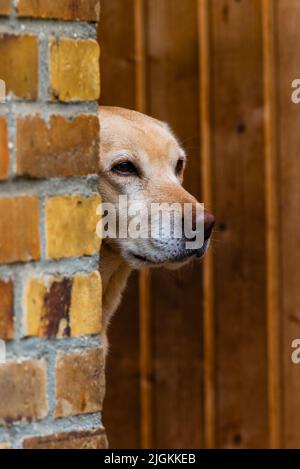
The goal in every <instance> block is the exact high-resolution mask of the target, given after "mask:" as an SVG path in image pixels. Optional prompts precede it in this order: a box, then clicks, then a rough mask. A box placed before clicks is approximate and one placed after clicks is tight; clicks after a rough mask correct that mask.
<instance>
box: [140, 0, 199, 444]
mask: <svg viewBox="0 0 300 469" xmlns="http://www.w3.org/2000/svg"><path fill="white" fill-rule="evenodd" d="M147 41H148V60H147V76H148V80H149V82H148V110H149V113H150V114H151V115H153V116H154V117H157V118H159V119H162V120H165V121H167V122H169V123H170V124H171V126H172V127H173V129H174V131H175V132H176V134H177V135H178V136H179V138H180V139H181V141H182V143H183V145H184V146H185V147H186V148H187V150H188V153H189V163H188V170H187V174H186V179H185V186H186V187H187V189H188V190H190V191H191V192H192V193H193V194H195V196H197V197H198V198H199V200H201V183H200V159H199V146H200V143H199V129H200V122H199V97H198V95H199V87H198V56H199V54H198V31H197V0H189V1H188V2H182V1H181V0H149V1H148V38H147ZM201 284H202V274H201V267H200V265H199V264H198V263H195V264H194V265H193V266H188V267H187V268H186V269H183V270H181V271H178V272H168V271H163V270H155V271H153V272H152V286H151V301H152V308H151V314H152V341H153V355H154V356H153V361H154V402H153V405H154V416H153V419H154V421H153V427H154V436H153V437H154V446H155V447H157V448H164V447H168V448H180V447H184V448H199V447H201V446H203V379H202V378H203V347H202V339H203V335H202V332H203V330H202V291H201Z"/></svg>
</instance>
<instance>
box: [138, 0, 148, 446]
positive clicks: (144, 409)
mask: <svg viewBox="0 0 300 469" xmlns="http://www.w3.org/2000/svg"><path fill="white" fill-rule="evenodd" d="M134 11H135V22H134V28H135V58H136V60H135V63H136V90H135V91H136V110H137V111H139V112H143V113H147V79H146V43H145V42H146V27H147V26H146V17H145V13H146V12H145V1H144V0H134ZM150 282H151V276H150V272H149V270H145V271H141V272H140V273H139V320H140V380H141V381H140V385H141V388H140V392H141V398H140V402H141V422H140V424H141V447H142V448H144V449H147V448H152V446H153V428H152V413H153V407H152V391H153V390H152V379H151V376H152V347H151V319H150V315H151V304H150Z"/></svg>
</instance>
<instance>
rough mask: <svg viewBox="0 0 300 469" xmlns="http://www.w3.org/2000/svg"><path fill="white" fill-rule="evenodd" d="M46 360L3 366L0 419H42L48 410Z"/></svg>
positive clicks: (0, 368)
mask: <svg viewBox="0 0 300 469" xmlns="http://www.w3.org/2000/svg"><path fill="white" fill-rule="evenodd" d="M46 395H47V389H46V365H45V363H44V361H43V360H26V361H24V362H22V363H5V364H3V365H0V422H1V423H2V424H10V423H13V422H17V421H21V420H22V421H23V420H25V421H26V420H27V421H32V420H41V419H43V418H44V417H46V415H47V412H48V403H47V397H46Z"/></svg>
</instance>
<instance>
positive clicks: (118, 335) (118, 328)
mask: <svg viewBox="0 0 300 469" xmlns="http://www.w3.org/2000/svg"><path fill="white" fill-rule="evenodd" d="M101 17H102V21H101V26H100V30H99V41H100V44H101V50H102V54H101V56H102V57H101V81H102V94H101V104H102V105H111V106H121V107H127V108H130V109H134V108H135V106H136V66H135V54H136V50H135V29H134V22H135V11H134V3H133V0H122V1H120V0H101ZM138 298H139V282H138V275H137V273H134V274H133V275H132V276H131V278H130V279H129V282H128V286H127V288H126V291H125V294H124V296H123V300H122V304H121V307H120V308H119V310H118V311H117V313H116V316H115V317H114V318H113V321H112V325H111V327H110V330H109V341H110V353H109V356H108V361H107V369H106V376H107V378H106V379H107V386H106V398H105V405H104V411H103V422H104V425H105V427H106V430H107V435H108V439H109V444H110V447H111V448H120V449H124V448H140V447H141V434H140V420H141V415H140V361H139V355H140V350H139V342H140V335H139V334H140V331H139V301H138Z"/></svg>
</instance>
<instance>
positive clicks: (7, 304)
mask: <svg viewBox="0 0 300 469" xmlns="http://www.w3.org/2000/svg"><path fill="white" fill-rule="evenodd" d="M13 336H14V319H13V283H12V282H11V281H7V282H6V281H4V280H0V339H4V340H7V339H12V338H13Z"/></svg>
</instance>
